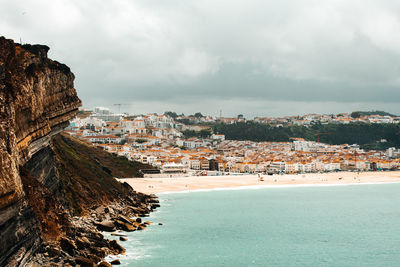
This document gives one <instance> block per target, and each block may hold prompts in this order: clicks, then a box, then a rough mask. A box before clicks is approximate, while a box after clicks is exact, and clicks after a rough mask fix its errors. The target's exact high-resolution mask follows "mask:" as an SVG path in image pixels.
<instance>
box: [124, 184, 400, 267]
mask: <svg viewBox="0 0 400 267" xmlns="http://www.w3.org/2000/svg"><path fill="white" fill-rule="evenodd" d="M160 200H161V205H162V207H161V208H160V209H159V210H158V212H156V213H153V214H152V216H151V217H150V218H149V220H151V221H154V222H155V223H158V222H161V223H163V225H162V226H159V225H157V224H154V225H152V226H151V227H149V228H148V230H146V231H143V232H134V233H129V239H130V241H128V242H124V243H122V245H123V246H124V247H125V248H127V255H126V256H122V257H120V260H121V262H122V264H123V265H125V266H399V264H400V184H380V185H348V186H330V187H326V186H325V187H286V188H263V189H252V190H249V189H246V190H223V191H207V192H190V193H174V194H165V195H160Z"/></svg>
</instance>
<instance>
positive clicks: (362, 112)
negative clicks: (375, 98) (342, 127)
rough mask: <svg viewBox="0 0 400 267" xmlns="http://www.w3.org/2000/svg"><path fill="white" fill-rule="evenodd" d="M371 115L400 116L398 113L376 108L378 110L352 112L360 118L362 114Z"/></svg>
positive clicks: (355, 116)
mask: <svg viewBox="0 0 400 267" xmlns="http://www.w3.org/2000/svg"><path fill="white" fill-rule="evenodd" d="M369 115H380V116H390V117H398V116H397V115H394V114H390V113H388V112H386V111H381V110H376V111H354V112H352V113H351V116H352V117H353V118H358V117H361V116H369Z"/></svg>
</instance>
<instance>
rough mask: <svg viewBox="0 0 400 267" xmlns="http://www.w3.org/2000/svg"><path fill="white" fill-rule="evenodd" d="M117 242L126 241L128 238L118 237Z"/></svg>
mask: <svg viewBox="0 0 400 267" xmlns="http://www.w3.org/2000/svg"><path fill="white" fill-rule="evenodd" d="M119 240H121V241H128V238H126V237H123V236H120V237H119Z"/></svg>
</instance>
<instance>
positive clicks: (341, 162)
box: [67, 107, 400, 176]
mask: <svg viewBox="0 0 400 267" xmlns="http://www.w3.org/2000/svg"><path fill="white" fill-rule="evenodd" d="M80 113H81V116H78V117H76V118H75V119H73V120H72V121H71V124H70V126H69V127H68V128H67V133H69V134H71V135H73V136H75V137H78V138H79V139H81V140H83V141H85V142H87V143H90V144H92V145H94V146H98V147H101V148H102V149H104V150H105V151H108V152H110V153H115V154H118V155H120V156H124V157H126V158H128V159H130V160H135V161H139V162H142V163H146V164H150V165H152V166H154V167H155V169H157V170H159V172H161V175H165V174H170V175H185V174H187V175H188V174H190V175H223V174H243V173H268V174H274V173H288V174H290V173H311V172H332V171H370V170H397V169H398V168H399V167H400V149H396V148H389V149H387V150H386V151H380V150H368V151H366V150H364V149H361V148H360V146H359V145H357V144H341V145H329V144H324V143H320V142H317V141H307V140H304V139H302V138H297V137H293V138H291V141H290V142H253V141H238V140H226V139H225V136H224V135H222V134H217V133H211V132H210V135H208V136H204V137H198V136H197V137H190V138H189V137H185V135H184V134H183V132H184V131H194V132H201V131H205V130H208V131H211V130H210V127H209V126H207V124H208V123H214V122H217V121H218V122H220V123H227V124H230V123H235V122H240V121H245V120H246V119H245V118H244V117H243V115H239V116H237V117H236V118H224V117H211V116H203V115H202V114H200V113H196V114H195V115H193V116H184V115H177V114H176V113H173V112H166V113H165V114H164V115H157V114H146V115H129V114H120V113H118V114H115V113H113V112H111V111H110V109H108V108H101V107H98V108H95V109H94V110H93V111H88V110H85V109H82V110H81V112H80ZM82 114H83V115H82ZM254 121H255V122H259V123H270V124H273V125H275V126H281V127H283V125H287V124H292V125H310V124H312V123H343V124H345V123H350V122H357V121H358V122H359V121H362V122H365V123H399V122H400V118H399V117H393V116H388V115H360V116H354V114H347V113H342V114H338V115H319V114H308V115H305V116H292V117H283V118H254ZM382 142H384V140H382ZM159 172H153V173H147V175H148V176H151V175H153V176H154V175H159V174H158V173H159Z"/></svg>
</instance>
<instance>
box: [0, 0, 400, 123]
mask: <svg viewBox="0 0 400 267" xmlns="http://www.w3.org/2000/svg"><path fill="white" fill-rule="evenodd" d="M0 6H1V9H0V35H4V36H5V37H7V38H11V39H14V40H15V41H17V42H19V40H20V39H22V42H23V43H40V44H46V45H48V46H50V48H51V50H50V53H49V56H50V57H51V58H53V59H56V60H58V61H60V62H63V63H65V64H67V65H68V66H70V67H71V69H72V71H73V72H74V73H75V76H76V80H75V87H76V89H77V90H78V94H79V96H80V97H81V99H82V100H83V103H84V106H86V107H94V106H107V107H109V108H111V109H114V110H117V108H116V106H113V104H115V103H123V104H125V105H123V106H122V107H121V110H122V111H129V112H132V113H146V112H158V113H162V112H163V111H166V110H172V111H176V112H179V113H181V112H183V113H185V114H193V113H194V112H197V111H201V112H202V113H203V114H204V113H205V114H211V115H217V114H219V111H220V110H222V114H223V115H225V116H234V115H237V114H239V113H242V114H244V115H245V116H246V117H248V118H251V117H253V116H276V115H295V114H305V113H309V112H318V113H338V112H351V111H353V110H386V111H389V112H392V113H396V114H400V105H399V102H400V1H396V0H392V1H389V0H380V1H376V0H324V1H321V0H291V1H290V0H279V1H276V0H274V1H272V0H243V1H241V0H238V1H232V0H230V1H227V0H218V1H216V0H168V1H165V0H141V1H139V0H129V1H128V0H126V1H123V0H107V1H97V0H96V1H95V0H85V1H79V0H13V1H9V0H0Z"/></svg>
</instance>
